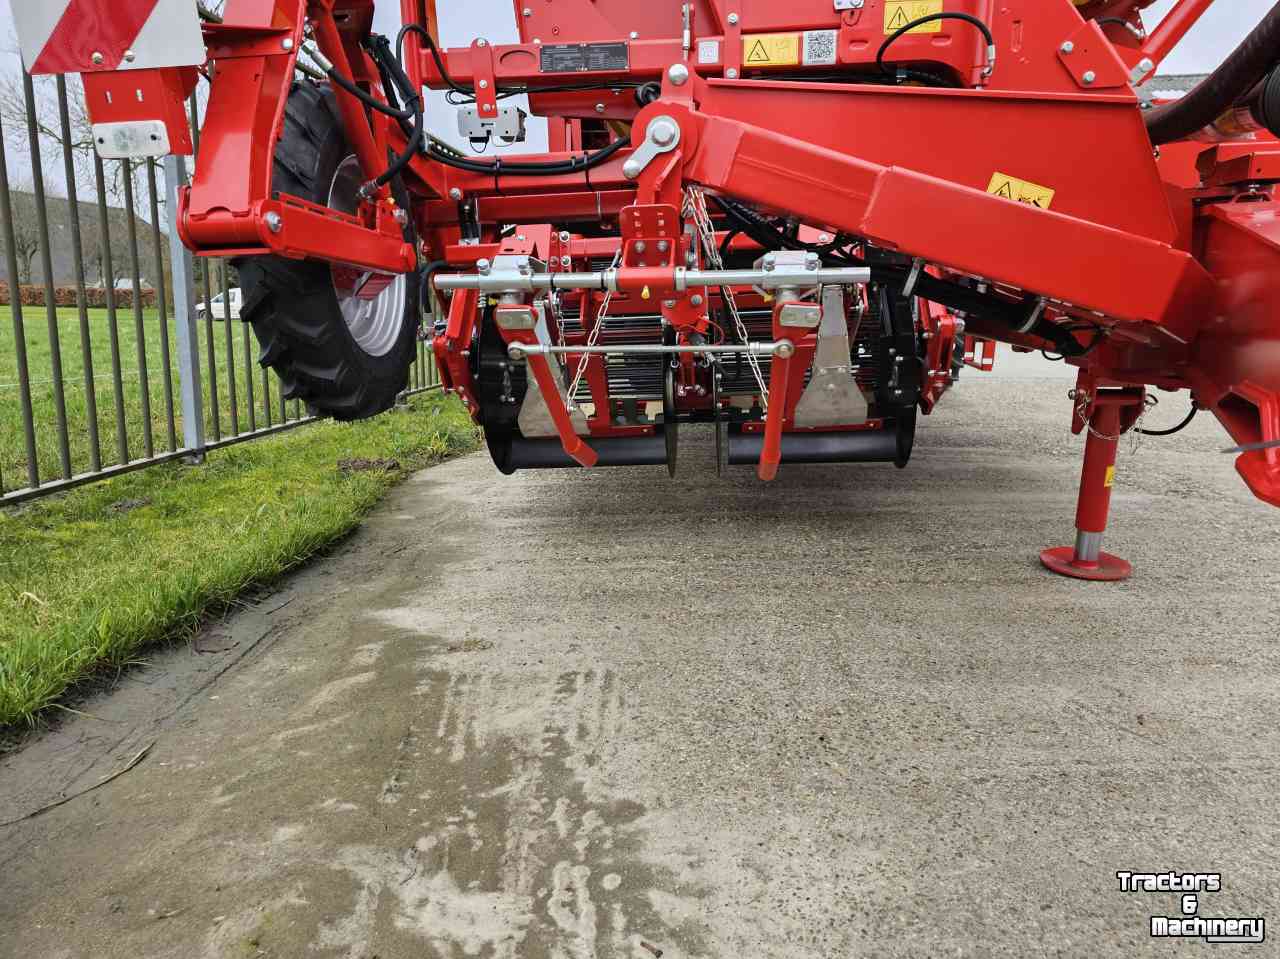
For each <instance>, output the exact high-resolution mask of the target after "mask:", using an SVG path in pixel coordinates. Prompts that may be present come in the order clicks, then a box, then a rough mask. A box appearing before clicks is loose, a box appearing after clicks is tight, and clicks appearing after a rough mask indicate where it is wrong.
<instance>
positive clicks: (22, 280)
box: [9, 182, 40, 285]
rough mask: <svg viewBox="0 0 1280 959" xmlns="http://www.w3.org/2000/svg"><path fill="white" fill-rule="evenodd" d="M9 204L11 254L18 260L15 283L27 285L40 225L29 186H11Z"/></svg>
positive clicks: (33, 196)
mask: <svg viewBox="0 0 1280 959" xmlns="http://www.w3.org/2000/svg"><path fill="white" fill-rule="evenodd" d="M9 203H10V206H11V207H12V208H13V253H14V256H15V257H16V258H17V260H18V278H17V282H18V283H19V284H22V285H27V284H30V283H31V269H32V264H33V263H34V262H35V258H36V254H38V253H39V252H40V225H39V220H38V219H37V218H36V198H35V194H34V193H32V190H31V184H30V183H24V182H19V183H16V184H13V185H12V189H11V190H10V193H9ZM11 279H12V278H11Z"/></svg>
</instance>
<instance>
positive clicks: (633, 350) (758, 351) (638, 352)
mask: <svg viewBox="0 0 1280 959" xmlns="http://www.w3.org/2000/svg"><path fill="white" fill-rule="evenodd" d="M795 349H796V348H795V344H793V343H792V342H791V341H790V340H778V341H777V342H776V343H748V344H747V345H746V346H741V345H737V346H723V345H721V346H710V345H704V346H696V345H693V344H681V345H678V346H663V345H661V344H658V343H629V344H619V345H617V346H552V345H551V344H549V343H512V344H511V345H510V346H509V347H507V355H508V356H510V357H511V359H513V360H523V359H524V358H525V357H526V356H529V355H531V354H532V355H535V356H549V355H550V356H565V355H569V354H573V355H577V356H581V355H583V354H588V355H591V356H601V355H604V354H608V355H610V356H653V355H668V354H676V353H698V354H703V353H709V354H711V355H713V356H723V355H737V354H746V353H750V354H751V355H752V356H780V357H783V358H785V357H788V356H790V355H791V354H792V353H794V352H795Z"/></svg>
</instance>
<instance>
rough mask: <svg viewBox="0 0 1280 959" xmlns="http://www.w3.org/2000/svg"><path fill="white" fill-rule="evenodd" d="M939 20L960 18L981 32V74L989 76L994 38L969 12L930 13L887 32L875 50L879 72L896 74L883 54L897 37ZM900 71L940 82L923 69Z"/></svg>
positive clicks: (993, 58) (994, 54) (927, 80)
mask: <svg viewBox="0 0 1280 959" xmlns="http://www.w3.org/2000/svg"><path fill="white" fill-rule="evenodd" d="M941 20H960V21H962V22H964V23H968V24H971V25H972V26H973V27H975V28H976V29H977V30H978V31H979V32H980V33H981V34H982V37H983V39H984V40H986V41H987V66H986V69H985V71H984V74H983V75H984V76H990V75H991V73H992V71H993V70H995V66H996V38H995V37H994V36H993V35H992V33H991V28H990V27H989V26H987V25H986V24H985V23H983V22H982V21H981V20H979V19H978V18H977V17H975V16H972V15H971V14H968V13H951V12H948V13H931V14H928V15H927V16H923V17H917V18H916V19H915V20H912V21H911V22H909V23H906V24H903V25H902V26H901V27H899V28H898V29H897V30H895V31H894V32H893V33H891V34H889V36H887V37H885V40H884V43H882V44H880V49H879V50H878V51H877V52H876V66H877V67H878V68H879V69H880V72H881V73H883V74H884V75H885V76H890V77H892V76H895V75H896V73H897V71H894V70H891V69H889V66H888V64H886V63H885V62H884V55H885V54H886V53H888V52H889V48H890V47H891V46H893V45H894V44H895V43H897V42H898V40H899V39H901V38H902V37H903V36H905V35H906V34H907V33H909V32H911V31H912V30H914V29H915V28H916V27H920V26H924V25H925V24H926V23H935V22H937V21H941ZM901 73H902V75H903V76H904V77H905V78H906V79H908V80H919V81H922V82H925V83H930V84H933V85H937V84H939V82H940V78H939V77H936V76H934V75H933V74H932V73H926V72H925V71H923V70H911V69H907V68H902V70H901Z"/></svg>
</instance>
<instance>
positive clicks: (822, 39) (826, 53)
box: [804, 30, 836, 67]
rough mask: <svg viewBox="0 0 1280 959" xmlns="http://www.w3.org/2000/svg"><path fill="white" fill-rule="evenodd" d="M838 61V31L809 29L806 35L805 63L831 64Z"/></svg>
mask: <svg viewBox="0 0 1280 959" xmlns="http://www.w3.org/2000/svg"><path fill="white" fill-rule="evenodd" d="M835 62H836V31H834V30H807V31H806V32H805V35H804V65H805V66H807V67H815V66H823V65H826V66H831V65H833V64H835Z"/></svg>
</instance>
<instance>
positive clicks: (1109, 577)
mask: <svg viewBox="0 0 1280 959" xmlns="http://www.w3.org/2000/svg"><path fill="white" fill-rule="evenodd" d="M1142 404H1143V394H1142V391H1141V390H1138V391H1134V390H1102V391H1099V392H1098V394H1097V396H1096V397H1095V398H1094V400H1093V403H1092V406H1091V407H1090V410H1089V412H1087V413H1085V414H1084V415H1087V416H1088V417H1089V419H1088V423H1087V426H1086V430H1087V434H1086V439H1085V446H1084V468H1083V469H1082V470H1081V474H1080V501H1079V505H1078V506H1077V507H1076V545H1075V546H1074V547H1071V546H1058V547H1055V548H1053V549H1046V550H1044V551H1043V552H1042V553H1041V554H1040V562H1042V563H1044V565H1045V567H1046V568H1047V569H1048V570H1049V571H1050V572H1053V573H1057V574H1058V575H1060V576H1070V577H1073V578H1075V579H1088V580H1095V581H1105V582H1115V581H1117V580H1122V579H1128V578H1129V577H1130V576H1132V575H1133V566H1132V565H1130V564H1129V563H1128V562H1126V561H1125V560H1123V559H1120V557H1118V556H1112V555H1111V554H1110V553H1104V552H1103V551H1102V534H1103V533H1104V532H1106V529H1107V513H1108V511H1109V510H1110V508H1111V489H1112V487H1113V486H1114V484H1115V477H1116V450H1117V448H1118V447H1119V446H1120V437H1121V435H1122V434H1123V433H1124V432H1125V431H1126V430H1127V429H1129V428H1130V427H1131V426H1133V424H1134V422H1135V421H1136V420H1137V417H1138V414H1139V413H1140V412H1141V410H1142ZM1080 416H1081V414H1079V413H1077V417H1080ZM1078 422H1079V420H1078Z"/></svg>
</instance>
